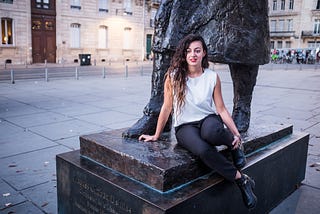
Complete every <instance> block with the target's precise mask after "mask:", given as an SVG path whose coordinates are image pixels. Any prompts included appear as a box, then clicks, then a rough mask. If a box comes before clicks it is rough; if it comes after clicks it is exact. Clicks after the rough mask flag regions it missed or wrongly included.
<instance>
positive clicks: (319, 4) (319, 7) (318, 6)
mask: <svg viewBox="0 0 320 214" xmlns="http://www.w3.org/2000/svg"><path fill="white" fill-rule="evenodd" d="M316 9H317V10H319V9H320V0H318V1H317V7H316Z"/></svg>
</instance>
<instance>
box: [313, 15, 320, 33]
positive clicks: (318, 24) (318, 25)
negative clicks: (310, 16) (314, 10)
mask: <svg viewBox="0 0 320 214" xmlns="http://www.w3.org/2000/svg"><path fill="white" fill-rule="evenodd" d="M313 33H314V34H320V19H316V20H314V30H313Z"/></svg>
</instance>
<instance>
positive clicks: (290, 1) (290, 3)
mask: <svg viewBox="0 0 320 214" xmlns="http://www.w3.org/2000/svg"><path fill="white" fill-rule="evenodd" d="M293 5H294V0H289V10H293Z"/></svg>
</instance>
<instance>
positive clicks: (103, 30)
mask: <svg viewBox="0 0 320 214" xmlns="http://www.w3.org/2000/svg"><path fill="white" fill-rule="evenodd" d="M98 47H99V48H108V27H107V26H104V25H101V26H100V27H99V45H98Z"/></svg>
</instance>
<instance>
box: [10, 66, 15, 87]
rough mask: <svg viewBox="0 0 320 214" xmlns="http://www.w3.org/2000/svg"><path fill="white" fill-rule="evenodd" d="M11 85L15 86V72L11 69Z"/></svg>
mask: <svg viewBox="0 0 320 214" xmlns="http://www.w3.org/2000/svg"><path fill="white" fill-rule="evenodd" d="M11 83H12V84H14V83H15V82H14V71H13V69H11Z"/></svg>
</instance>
